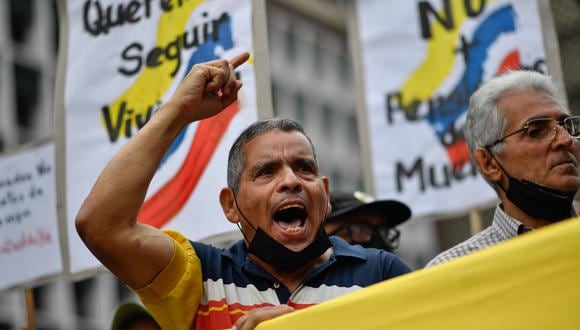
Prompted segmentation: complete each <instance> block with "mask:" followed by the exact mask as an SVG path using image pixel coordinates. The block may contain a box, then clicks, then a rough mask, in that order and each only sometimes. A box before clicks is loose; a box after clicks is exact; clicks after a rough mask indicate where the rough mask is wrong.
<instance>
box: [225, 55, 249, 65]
mask: <svg viewBox="0 0 580 330" xmlns="http://www.w3.org/2000/svg"><path fill="white" fill-rule="evenodd" d="M249 58H250V53H248V52H243V53H241V54H239V55H236V56H235V57H233V58H232V59H231V60H230V63H231V64H232V65H233V66H234V68H237V67H238V66H240V65H242V64H243V63H244V62H246V61H247V60H248V59H249Z"/></svg>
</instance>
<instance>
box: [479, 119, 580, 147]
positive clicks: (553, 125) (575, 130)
mask: <svg viewBox="0 0 580 330" xmlns="http://www.w3.org/2000/svg"><path fill="white" fill-rule="evenodd" d="M558 125H560V126H562V128H564V129H565V130H566V132H568V134H570V136H571V137H572V138H574V139H578V138H580V116H570V117H567V118H565V119H563V120H556V119H553V118H536V119H531V120H528V121H527V122H526V123H525V124H524V126H523V127H522V128H520V129H517V130H515V131H513V132H511V133H509V134H506V135H504V136H503V137H502V138H501V139H498V140H496V141H494V142H493V143H490V144H488V145H486V146H485V148H486V149H489V148H491V147H493V146H495V145H496V144H499V143H502V142H503V141H504V140H505V139H507V138H508V137H510V136H512V135H515V134H518V133H520V132H523V131H525V132H526V134H527V137H528V138H530V139H531V140H537V141H541V140H550V139H553V138H554V136H556V131H557V129H558Z"/></svg>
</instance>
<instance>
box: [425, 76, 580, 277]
mask: <svg viewBox="0 0 580 330" xmlns="http://www.w3.org/2000/svg"><path fill="white" fill-rule="evenodd" d="M579 136H580V117H579V116H573V115H571V114H570V113H569V111H568V110H567V108H566V106H565V102H564V100H563V98H562V96H561V95H560V93H559V91H558V90H557V88H556V87H555V85H554V83H553V82H552V81H551V79H550V78H549V77H547V76H545V75H542V74H540V73H537V72H532V71H512V72H508V73H506V74H504V75H501V76H498V77H495V78H493V79H491V80H489V81H488V82H487V83H485V84H483V85H482V86H481V87H480V88H479V89H478V90H477V91H476V92H475V93H474V94H473V95H472V96H471V99H470V103H469V111H468V113H467V120H466V123H465V138H466V140H467V144H468V147H469V152H470V154H471V157H472V160H473V161H474V163H475V164H476V165H477V168H478V170H479V172H480V173H481V174H482V176H483V178H484V179H485V180H486V181H487V182H488V183H489V184H490V185H491V186H492V187H493V188H494V190H495V191H496V193H497V195H498V197H499V199H500V203H499V204H498V206H497V207H496V210H495V214H494V218H493V222H492V224H491V225H490V226H489V227H487V228H486V229H484V230H483V231H482V232H480V233H478V234H477V235H475V236H473V237H471V238H469V239H468V240H466V241H464V242H462V243H460V244H458V245H456V246H454V247H452V248H451V249H449V250H447V251H444V252H442V253H441V254H439V255H438V256H437V257H435V258H434V259H433V260H431V261H430V262H429V263H428V264H427V267H430V266H434V265H437V264H439V263H443V262H446V261H449V260H451V259H454V258H457V257H460V256H463V255H466V254H469V253H471V252H473V251H477V250H480V249H483V248H486V247H488V246H490V245H494V244H497V243H500V242H502V241H505V240H508V239H510V238H513V237H517V236H518V235H521V234H523V233H526V232H529V231H534V230H535V229H537V228H540V227H543V226H546V225H549V224H551V223H554V222H557V221H561V220H564V219H568V218H571V217H573V216H575V215H576V212H575V211H574V209H573V207H572V202H573V201H574V195H575V194H576V191H578V188H580V176H579V174H578V158H579V149H580V148H579V141H578V138H579Z"/></svg>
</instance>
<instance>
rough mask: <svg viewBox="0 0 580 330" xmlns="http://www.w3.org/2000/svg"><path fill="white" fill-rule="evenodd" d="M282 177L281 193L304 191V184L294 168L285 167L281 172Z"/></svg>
mask: <svg viewBox="0 0 580 330" xmlns="http://www.w3.org/2000/svg"><path fill="white" fill-rule="evenodd" d="M280 176H281V179H280V180H281V181H280V186H279V189H280V190H281V191H291V192H296V191H301V190H302V182H301V181H300V178H299V177H298V176H297V175H296V173H295V172H294V170H293V169H292V168H290V167H284V169H283V170H282V171H280Z"/></svg>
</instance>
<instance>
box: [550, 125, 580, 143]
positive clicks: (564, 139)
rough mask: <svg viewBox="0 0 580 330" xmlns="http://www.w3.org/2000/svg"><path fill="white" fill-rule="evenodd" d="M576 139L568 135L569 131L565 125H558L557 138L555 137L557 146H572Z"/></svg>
mask: <svg viewBox="0 0 580 330" xmlns="http://www.w3.org/2000/svg"><path fill="white" fill-rule="evenodd" d="M575 140H576V139H575V138H574V137H572V135H570V133H568V130H567V129H566V128H565V127H564V125H562V124H560V123H558V125H556V136H555V137H554V144H555V145H556V146H560V145H564V146H571V145H572V144H573V143H574V141H575Z"/></svg>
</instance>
